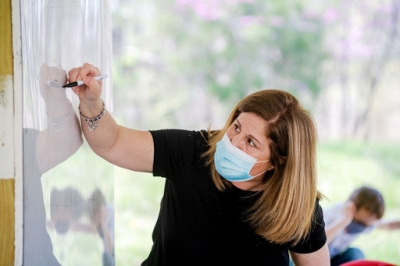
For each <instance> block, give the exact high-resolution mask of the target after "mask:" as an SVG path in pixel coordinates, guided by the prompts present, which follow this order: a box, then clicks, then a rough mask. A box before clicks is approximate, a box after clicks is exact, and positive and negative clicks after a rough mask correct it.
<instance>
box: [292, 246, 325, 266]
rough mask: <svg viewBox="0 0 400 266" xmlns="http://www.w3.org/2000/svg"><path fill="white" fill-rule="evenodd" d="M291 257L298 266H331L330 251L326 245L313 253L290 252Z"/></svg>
mask: <svg viewBox="0 0 400 266" xmlns="http://www.w3.org/2000/svg"><path fill="white" fill-rule="evenodd" d="M289 252H290V256H291V257H292V260H293V262H294V265H296V266H303V265H304V266H309V265H318V266H325V265H326V266H329V265H330V258H329V250H328V246H327V244H326V243H325V245H324V246H322V247H321V248H320V249H318V250H317V251H314V252H312V253H296V252H293V251H289Z"/></svg>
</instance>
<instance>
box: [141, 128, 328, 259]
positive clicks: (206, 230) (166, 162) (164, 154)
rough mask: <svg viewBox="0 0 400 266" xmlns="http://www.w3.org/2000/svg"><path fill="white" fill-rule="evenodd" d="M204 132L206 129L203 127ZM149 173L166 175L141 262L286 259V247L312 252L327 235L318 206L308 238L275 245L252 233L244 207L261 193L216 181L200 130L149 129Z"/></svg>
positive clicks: (320, 245) (299, 251)
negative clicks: (147, 250)
mask: <svg viewBox="0 0 400 266" xmlns="http://www.w3.org/2000/svg"><path fill="white" fill-rule="evenodd" d="M203 133H204V134H203V135H206V133H205V132H203ZM151 134H152V136H153V140H154V152H155V154H154V166H153V175H154V176H162V177H165V178H166V182H165V190H164V196H163V198H162V201H161V207H160V213H159V216H158V220H157V223H156V225H155V228H154V231H153V242H154V243H153V247H152V249H151V252H150V254H149V257H148V258H147V259H146V260H145V261H144V262H143V263H142V265H151V266H153V265H251V266H256V265H273V266H278V265H289V256H288V250H289V249H290V250H292V251H294V252H298V253H310V252H314V251H316V250H318V249H320V248H321V247H322V246H323V245H324V244H325V241H326V235H325V230H324V222H323V215H322V209H321V207H320V206H319V204H317V208H316V210H315V215H316V222H315V223H314V225H313V228H312V231H311V232H310V235H309V237H308V238H307V240H306V241H304V242H302V243H300V244H297V245H295V246H293V245H291V244H290V243H287V244H284V245H277V244H273V243H270V242H268V241H267V240H265V239H264V238H262V237H261V236H259V235H257V234H255V233H254V230H252V228H250V226H249V225H248V224H247V223H246V222H244V221H243V219H242V218H243V217H244V216H243V214H242V213H243V211H244V210H246V209H247V208H248V207H249V206H251V205H252V204H253V203H254V202H255V201H256V200H257V197H258V195H259V194H257V193H256V192H250V191H243V190H240V189H238V188H236V187H234V186H232V188H231V189H226V190H225V191H223V192H221V191H218V190H217V188H216V187H215V185H214V183H213V181H212V178H211V175H210V169H209V168H208V167H206V166H205V162H204V159H203V158H202V157H201V155H202V153H203V152H204V151H205V150H206V149H207V148H208V146H207V142H206V141H205V140H204V138H203V136H202V135H201V134H200V132H198V131H185V130H159V131H151Z"/></svg>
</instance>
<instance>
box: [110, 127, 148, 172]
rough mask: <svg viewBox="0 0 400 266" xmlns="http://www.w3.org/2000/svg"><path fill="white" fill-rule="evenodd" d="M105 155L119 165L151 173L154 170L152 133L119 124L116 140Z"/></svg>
mask: <svg viewBox="0 0 400 266" xmlns="http://www.w3.org/2000/svg"><path fill="white" fill-rule="evenodd" d="M103 157H104V159H106V160H107V161H109V162H111V163H112V164H115V165H117V166H120V167H123V168H126V169H130V170H133V171H138V172H149V173H150V172H152V171H153V161H154V143H153V138H152V136H151V133H150V132H149V131H141V130H135V129H129V128H126V127H122V126H118V133H117V138H116V141H115V143H114V144H113V146H112V148H111V149H110V150H109V151H108V152H107V153H106V154H104V155H103Z"/></svg>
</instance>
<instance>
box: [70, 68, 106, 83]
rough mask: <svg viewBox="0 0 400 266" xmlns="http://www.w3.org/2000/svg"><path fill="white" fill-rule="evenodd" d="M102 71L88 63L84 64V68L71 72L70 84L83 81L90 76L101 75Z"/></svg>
mask: <svg viewBox="0 0 400 266" xmlns="http://www.w3.org/2000/svg"><path fill="white" fill-rule="evenodd" d="M100 74H101V73H100V70H99V69H98V68H97V67H95V66H93V65H91V64H88V63H85V64H83V66H82V67H78V68H73V69H71V70H70V71H69V73H68V76H69V82H74V81H77V80H83V79H84V77H86V76H89V77H95V76H98V75H100Z"/></svg>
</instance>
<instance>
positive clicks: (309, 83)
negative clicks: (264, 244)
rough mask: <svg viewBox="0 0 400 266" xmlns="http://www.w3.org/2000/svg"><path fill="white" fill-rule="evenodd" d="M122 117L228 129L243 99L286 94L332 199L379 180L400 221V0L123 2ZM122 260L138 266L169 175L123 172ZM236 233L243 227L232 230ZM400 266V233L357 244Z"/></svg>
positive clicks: (118, 172) (116, 9) (119, 53)
mask: <svg viewBox="0 0 400 266" xmlns="http://www.w3.org/2000/svg"><path fill="white" fill-rule="evenodd" d="M112 4H113V7H112V23H113V54H114V55H113V57H114V58H113V71H112V77H113V81H114V86H113V91H114V112H113V113H114V117H115V118H116V120H117V121H118V122H119V123H121V124H123V125H124V126H127V127H134V128H139V129H145V130H147V129H158V128H176V127H179V128H185V129H194V130H197V129H204V128H207V127H209V126H210V127H211V128H215V129H216V128H219V127H220V126H221V125H222V124H223V123H224V122H225V120H226V119H227V116H228V113H229V111H230V109H231V108H232V107H233V106H234V104H236V102H237V101H238V100H239V99H241V98H242V97H244V96H245V95H247V94H249V93H251V92H254V91H257V90H260V89H265V88H278V89H284V90H287V91H289V92H291V93H293V94H294V95H296V96H297V97H298V99H299V100H300V102H301V103H303V105H304V106H305V107H306V109H308V110H309V111H310V112H311V113H312V114H313V115H314V117H315V119H316V122H317V126H318V131H319V143H320V145H319V148H318V174H319V189H320V190H321V192H322V193H323V194H324V195H325V196H326V199H324V200H323V201H322V202H321V204H322V206H323V207H325V206H329V205H331V204H334V203H337V202H339V201H345V200H346V199H347V197H348V196H349V194H350V193H351V192H352V191H353V189H355V188H357V187H358V186H360V185H371V186H374V187H375V188H377V189H379V190H380V191H381V192H382V194H383V195H384V197H385V200H386V206H387V211H386V214H385V216H384V217H385V218H386V219H392V218H397V219H400V197H399V190H400V164H399V160H400V126H399V125H400V88H399V84H400V38H399V29H400V22H399V19H400V18H399V16H400V0H379V1H378V0H370V1H356V0H336V1H334V0H327V1H317V0H313V1H306V0H293V1H265V0H218V1H216V0H208V1H207V0H203V1H201V0H175V1H172V0H169V1H167V0H164V1H159V0H142V1H139V0H137V1H132V0H114V1H112ZM114 175H115V207H116V220H115V224H116V250H115V251H116V261H117V265H139V264H140V262H141V261H143V260H144V259H145V258H146V256H147V255H148V253H149V251H150V248H151V243H152V241H151V233H152V229H153V226H154V223H155V221H156V218H157V215H158V209H159V202H160V199H161V197H162V193H163V184H164V183H163V182H164V181H163V180H162V179H161V178H158V177H152V176H151V175H148V174H139V173H134V172H130V171H127V170H124V169H119V168H116V169H115V171H114ZM233 233H234V232H233ZM357 245H358V246H359V247H361V248H362V249H363V250H364V252H365V253H366V255H367V258H368V259H380V260H385V261H388V262H393V263H400V255H399V254H400V230H399V231H397V232H385V231H378V230H375V231H374V232H373V233H372V234H370V235H368V236H363V237H361V238H360V239H359V240H358V241H357Z"/></svg>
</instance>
